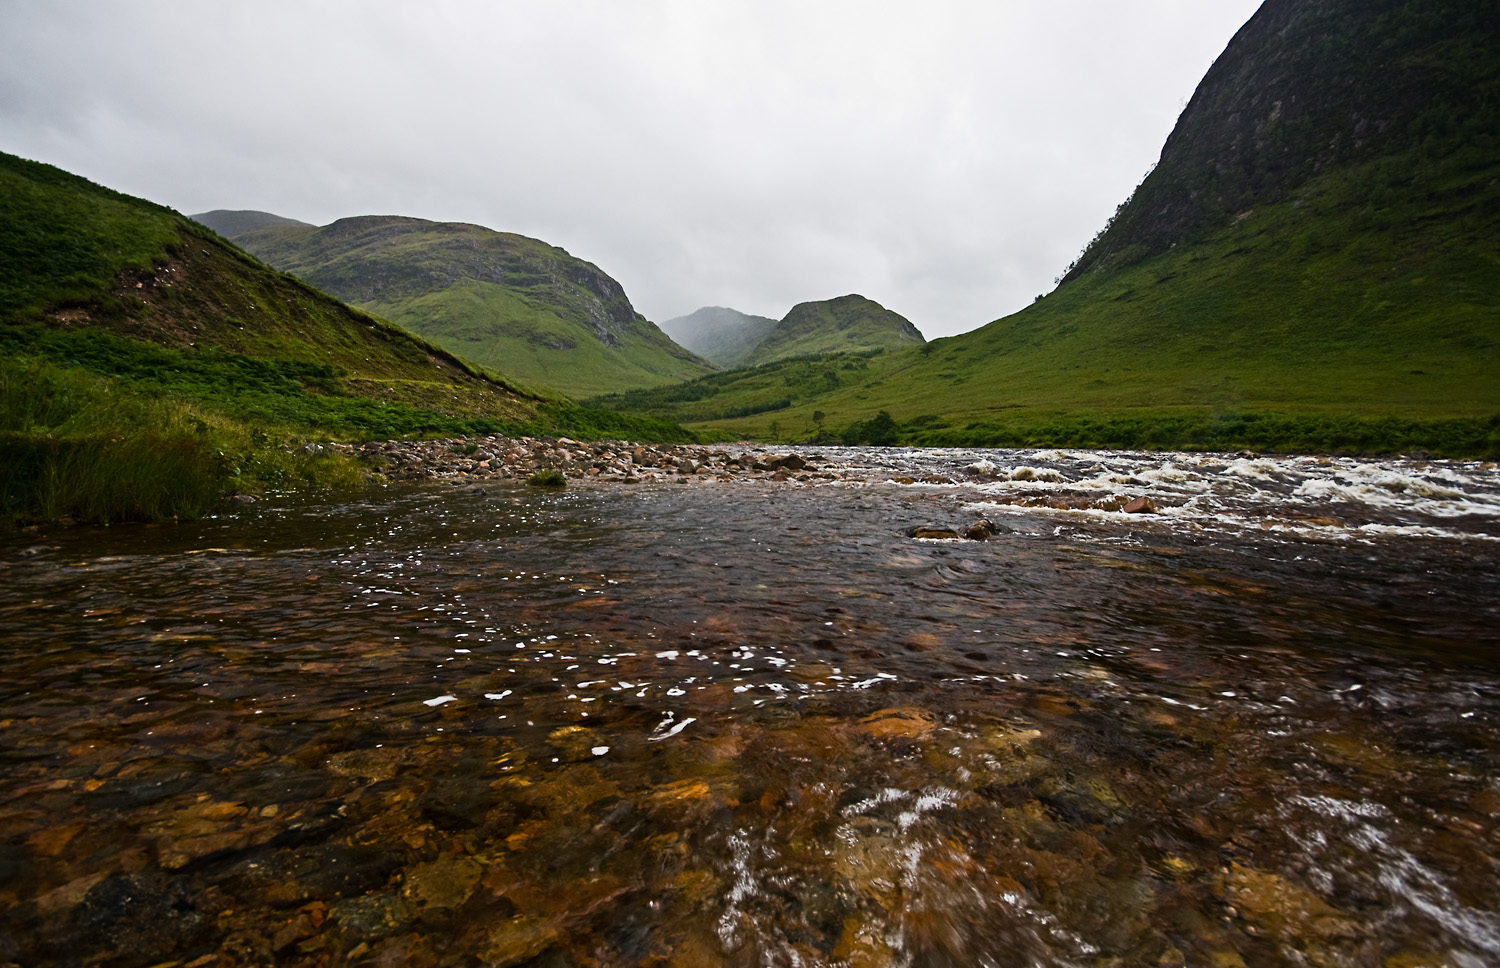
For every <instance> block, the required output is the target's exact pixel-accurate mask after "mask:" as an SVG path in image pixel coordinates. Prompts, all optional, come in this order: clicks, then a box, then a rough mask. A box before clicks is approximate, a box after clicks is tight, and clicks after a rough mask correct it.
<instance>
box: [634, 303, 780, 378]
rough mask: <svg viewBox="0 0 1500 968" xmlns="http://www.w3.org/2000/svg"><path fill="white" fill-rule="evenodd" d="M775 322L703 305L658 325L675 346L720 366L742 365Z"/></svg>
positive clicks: (774, 326)
mask: <svg viewBox="0 0 1500 968" xmlns="http://www.w3.org/2000/svg"><path fill="white" fill-rule="evenodd" d="M776 323H777V320H774V319H770V318H768V317H766V316H750V315H748V314H746V313H742V312H739V311H738V310H734V309H726V308H724V307H723V306H704V307H703V308H702V309H699V310H697V311H696V312H693V313H689V314H688V315H686V316H678V317H676V318H675V319H669V320H667V321H666V322H664V323H661V324H660V326H661V330H662V332H664V333H666V334H667V335H668V336H670V337H672V339H674V340H676V341H677V343H678V344H680V345H681V346H684V347H686V348H687V349H689V350H691V351H693V352H694V353H697V354H698V355H699V356H701V357H703V358H704V359H705V360H708V361H709V362H711V363H716V364H718V365H719V366H725V367H734V366H742V365H744V363H745V362H746V361H748V360H749V359H750V357H751V355H752V354H753V353H754V352H755V348H756V347H757V346H759V345H760V341H761V340H763V339H765V338H766V336H768V335H769V334H770V332H771V330H773V329H775V328H776Z"/></svg>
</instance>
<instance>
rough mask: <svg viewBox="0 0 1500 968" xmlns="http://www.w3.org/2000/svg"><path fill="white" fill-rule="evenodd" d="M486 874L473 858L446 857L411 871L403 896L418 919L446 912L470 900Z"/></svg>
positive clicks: (407, 877) (402, 890) (403, 888)
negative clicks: (480, 879) (476, 886)
mask: <svg viewBox="0 0 1500 968" xmlns="http://www.w3.org/2000/svg"><path fill="white" fill-rule="evenodd" d="M483 873H484V867H483V865H481V864H480V863H479V862H478V861H476V860H474V859H473V858H471V857H444V858H441V859H439V860H435V861H433V862H431V863H428V864H421V865H418V866H417V867H414V868H408V869H407V871H406V882H405V884H403V885H402V887H401V896H402V898H403V899H404V900H405V901H406V902H407V903H408V904H409V905H410V906H411V908H412V910H414V911H415V912H416V913H417V914H418V915H419V916H423V915H433V914H437V913H442V912H447V911H450V910H452V909H453V908H457V907H459V906H461V905H462V904H463V903H464V902H465V901H467V900H468V899H469V895H471V894H473V893H474V886H475V885H476V884H478V883H479V878H480V876H481V875H482V874H483Z"/></svg>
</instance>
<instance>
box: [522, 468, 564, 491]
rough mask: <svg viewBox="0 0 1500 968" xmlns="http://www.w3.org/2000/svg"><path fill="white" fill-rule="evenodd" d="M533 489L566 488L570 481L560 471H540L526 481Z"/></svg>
mask: <svg viewBox="0 0 1500 968" xmlns="http://www.w3.org/2000/svg"><path fill="white" fill-rule="evenodd" d="M526 483H527V484H530V485H532V486H533V487H566V486H567V484H568V479H567V477H565V476H564V475H563V472H562V471H559V470H540V471H537V472H536V473H535V474H532V475H531V476H530V477H528V478H527V479H526Z"/></svg>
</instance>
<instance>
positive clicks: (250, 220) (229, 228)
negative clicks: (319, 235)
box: [193, 208, 315, 239]
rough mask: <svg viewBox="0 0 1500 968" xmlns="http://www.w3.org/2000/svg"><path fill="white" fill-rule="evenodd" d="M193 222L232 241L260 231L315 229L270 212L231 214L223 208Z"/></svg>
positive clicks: (197, 217) (204, 214) (304, 223)
mask: <svg viewBox="0 0 1500 968" xmlns="http://www.w3.org/2000/svg"><path fill="white" fill-rule="evenodd" d="M193 220H194V221H195V222H199V223H201V224H203V225H207V226H208V227H209V228H211V229H213V230H214V231H215V232H217V233H219V234H220V235H222V236H224V238H226V239H232V238H234V237H235V236H236V235H244V234H245V233H247V232H255V231H258V230H260V229H273V228H287V227H293V228H314V227H315V226H312V225H309V224H308V223H306V222H299V221H297V220H296V219H294V218H283V217H281V216H280V215H272V214H271V213H270V212H255V211H237V212H231V211H228V210H226V209H222V208H220V209H215V210H214V211H212V212H204V213H203V214H201V215H194V216H193Z"/></svg>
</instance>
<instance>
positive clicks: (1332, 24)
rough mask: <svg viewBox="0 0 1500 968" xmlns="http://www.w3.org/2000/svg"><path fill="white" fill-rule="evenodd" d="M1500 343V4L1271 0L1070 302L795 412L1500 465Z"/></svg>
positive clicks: (1002, 432) (983, 429)
mask: <svg viewBox="0 0 1500 968" xmlns="http://www.w3.org/2000/svg"><path fill="white" fill-rule="evenodd" d="M1497 354H1500V7H1495V6H1494V5H1493V4H1476V3H1473V2H1470V0H1420V2H1418V0H1268V2H1267V3H1266V4H1265V5H1264V6H1263V7H1262V8H1261V9H1260V10H1259V11H1258V12H1257V13H1256V14H1255V16H1254V17H1252V18H1251V20H1250V21H1249V22H1248V23H1247V24H1246V25H1245V26H1244V28H1243V29H1241V30H1240V32H1239V33H1238V34H1237V35H1236V36H1235V38H1234V39H1233V41H1232V42H1231V43H1230V45H1229V47H1228V49H1226V50H1225V51H1224V53H1223V54H1222V55H1221V56H1220V57H1219V59H1218V61H1217V62H1216V63H1215V64H1214V66H1213V68H1212V69H1211V70H1210V71H1209V72H1208V74H1207V76H1206V77H1205V78H1204V80H1203V82H1202V84H1200V86H1199V88H1198V91H1197V93H1195V95H1194V97H1193V99H1192V101H1191V102H1190V104H1189V106H1188V108H1187V110H1185V111H1184V112H1183V115H1182V117H1181V119H1180V120H1179V123H1178V125H1177V128H1176V130H1175V131H1174V132H1173V134H1172V136H1171V137H1170V138H1169V139H1168V141H1167V142H1166V145H1165V146H1164V148H1163V152H1162V157H1161V159H1160V162H1159V163H1158V165H1157V166H1156V168H1155V169H1154V171H1153V172H1152V173H1151V175H1150V176H1148V177H1147V179H1146V180H1145V182H1144V183H1143V184H1142V185H1141V186H1140V188H1139V189H1138V191H1137V192H1136V193H1135V194H1134V196H1133V197H1132V198H1131V199H1130V200H1128V201H1127V202H1126V203H1125V204H1123V205H1122V206H1121V208H1120V210H1119V211H1118V212H1117V214H1116V216H1115V218H1113V219H1112V220H1111V222H1110V224H1109V225H1107V226H1106V228H1105V230H1104V231H1102V232H1101V233H1100V235H1099V236H1098V237H1097V238H1096V239H1095V241H1094V242H1093V243H1092V244H1091V245H1090V246H1089V247H1088V249H1087V250H1086V251H1085V252H1084V254H1083V255H1082V256H1081V257H1080V259H1079V260H1078V262H1077V264H1076V265H1075V266H1074V267H1072V268H1071V270H1070V272H1069V273H1068V274H1067V277H1066V279H1065V280H1064V281H1063V282H1062V284H1061V285H1060V286H1059V288H1058V289H1057V290H1056V291H1054V292H1053V293H1051V294H1049V295H1048V296H1047V297H1046V298H1044V299H1041V300H1039V301H1038V302H1036V303H1034V304H1033V305H1031V306H1030V307H1028V308H1026V309H1024V310H1022V311H1021V312H1019V313H1016V314H1014V315H1012V316H1009V317H1006V318H1004V319H1001V320H997V321H996V322H993V323H991V324H989V325H988V326H985V327H983V328H982V329H980V330H977V331H975V332H973V333H968V334H965V335H963V336H958V337H954V338H951V339H943V340H938V341H935V342H933V343H930V344H928V345H927V346H926V347H923V348H922V350H921V351H915V352H905V353H897V354H889V353H888V354H886V355H885V356H883V357H881V358H878V359H876V360H873V361H872V363H871V368H870V373H869V374H868V376H867V378H866V379H865V380H864V381H863V382H862V384H860V385H850V384H849V383H848V382H845V383H843V384H842V385H841V386H839V387H837V388H834V389H831V390H830V391H829V392H827V393H824V394H821V395H819V396H818V397H816V398H812V399H808V400H806V401H804V402H801V403H798V404H797V405H795V406H793V407H792V408H790V409H788V410H785V411H782V412H779V413H777V414H776V416H775V419H777V420H778V421H779V422H780V425H781V426H782V427H783V428H785V427H788V426H797V427H811V426H813V423H814V422H813V421H812V419H811V415H812V413H813V411H815V410H817V411H822V412H823V413H824V415H825V419H826V421H827V423H828V424H829V425H832V426H839V425H847V424H851V423H853V422H856V421H862V420H865V419H868V418H869V417H871V416H873V415H875V414H876V413H878V411H880V410H886V411H889V412H890V413H891V414H892V415H893V416H894V417H895V418H896V419H897V421H898V422H900V423H901V424H902V425H903V432H904V439H907V440H911V441H916V442H924V443H940V442H951V443H989V444H1025V443H1040V444H1070V445H1081V444H1087V443H1098V444H1109V445H1133V446H1207V447H1241V446H1252V447H1280V448H1287V449H1310V450H1330V449H1353V450H1385V451H1389V450H1401V449H1412V448H1429V449H1433V450H1440V451H1445V452H1450V453H1485V454H1500V357H1497ZM770 419H772V418H771V417H770V416H769V415H766V416H758V417H748V418H741V419H737V420H733V421H727V422H722V423H720V424H718V426H719V427H720V428H721V429H723V430H724V431H725V432H729V433H765V432H766V429H767V427H768V424H769V421H770Z"/></svg>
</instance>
